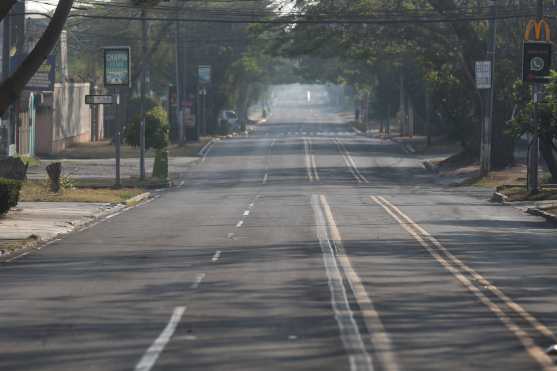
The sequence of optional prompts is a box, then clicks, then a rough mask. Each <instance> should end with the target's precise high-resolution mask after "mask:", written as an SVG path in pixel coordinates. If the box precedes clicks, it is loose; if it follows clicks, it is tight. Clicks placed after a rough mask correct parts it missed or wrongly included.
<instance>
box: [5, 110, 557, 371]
mask: <svg viewBox="0 0 557 371" xmlns="http://www.w3.org/2000/svg"><path fill="white" fill-rule="evenodd" d="M180 184H182V185H181V186H180V187H176V188H173V189H171V190H169V191H167V192H163V193H161V194H160V196H159V197H158V198H156V199H153V200H151V201H149V202H148V203H145V204H142V205H140V206H138V207H135V208H133V209H130V210H128V211H126V212H123V213H121V214H118V215H114V216H111V217H109V218H105V219H103V220H102V221H101V222H100V223H98V224H95V225H92V226H91V227H90V228H87V229H84V230H81V231H79V232H75V233H71V234H69V235H68V236H67V237H65V238H64V239H62V240H60V241H56V242H55V243H52V244H50V245H49V246H48V247H47V248H44V249H42V250H40V251H36V252H34V253H31V254H28V255H26V256H22V257H21V258H19V259H15V260H12V261H11V262H9V263H4V264H2V265H1V266H0V292H1V293H2V301H1V303H2V305H1V306H0V369H1V370H22V371H23V370H26V371H27V370H56V371H70V370H72V371H75V370H103V371H105V370H137V371H139V370H140V371H149V370H242V371H247V370H265V371H271V370H350V371H359V370H365V371H370V370H387V371H398V370H556V369H557V367H556V366H555V361H557V358H556V357H554V356H551V355H547V354H546V353H545V350H546V349H547V348H548V347H550V346H551V345H553V344H555V343H557V339H556V336H555V334H556V333H557V289H556V288H557V269H556V268H555V263H556V262H557V249H556V246H557V232H556V231H555V229H553V228H552V227H551V225H549V224H547V223H546V222H545V221H544V220H543V219H542V218H538V217H534V216H529V215H526V214H524V213H523V212H522V211H521V210H518V209H515V208H513V207H509V206H501V205H495V204H490V203H489V202H488V201H487V200H488V198H489V196H490V192H489V190H486V189H480V188H449V187H442V186H439V185H438V184H437V183H436V182H435V178H434V176H433V175H431V174H429V173H427V172H426V171H425V170H424V169H423V167H422V165H421V161H420V160H419V159H418V158H415V157H413V156H412V155H411V154H407V153H405V152H404V151H403V149H402V148H401V146H400V145H398V144H396V143H393V142H390V141H388V140H383V139H375V138H368V137H364V136H360V135H358V134H357V133H355V132H353V131H352V130H351V129H350V128H349V127H348V126H347V125H346V124H345V123H343V122H342V120H341V118H340V117H339V116H338V115H337V114H336V113H334V112H333V111H330V110H328V109H327V108H326V107H315V106H299V107H277V108H275V109H274V111H273V115H272V117H271V118H270V120H269V121H268V122H267V123H266V124H263V125H260V126H258V127H257V129H256V131H255V132H254V133H252V134H251V135H250V136H248V137H237V138H230V139H226V140H222V141H219V142H216V143H215V144H214V145H213V146H212V147H211V149H210V150H209V151H208V152H207V154H206V157H204V158H203V159H202V160H201V161H200V162H199V164H198V165H197V166H195V167H192V168H190V169H189V170H188V171H187V172H186V173H185V175H184V179H183V183H180Z"/></svg>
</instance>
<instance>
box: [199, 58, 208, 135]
mask: <svg viewBox="0 0 557 371" xmlns="http://www.w3.org/2000/svg"><path fill="white" fill-rule="evenodd" d="M210 84H211V66H207V65H201V66H198V67H197V85H198V95H199V97H200V99H199V105H198V109H197V116H198V129H197V132H198V138H199V135H200V134H201V135H205V134H207V112H206V111H207V87H208V86H209V85H210ZM199 111H201V115H199ZM201 128H202V129H201ZM199 133H200V134H199Z"/></svg>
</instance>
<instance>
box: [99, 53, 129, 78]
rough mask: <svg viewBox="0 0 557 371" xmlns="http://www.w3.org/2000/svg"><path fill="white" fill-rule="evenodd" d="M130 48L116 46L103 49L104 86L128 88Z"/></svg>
mask: <svg viewBox="0 0 557 371" xmlns="http://www.w3.org/2000/svg"><path fill="white" fill-rule="evenodd" d="M130 72H131V60H130V48H129V47H127V46H116V47H106V48H104V85H105V86H115V87H117V86H128V87H129V86H130V83H131V79H130V76H131V73H130Z"/></svg>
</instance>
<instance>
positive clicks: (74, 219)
mask: <svg viewBox="0 0 557 371" xmlns="http://www.w3.org/2000/svg"><path fill="white" fill-rule="evenodd" d="M208 141H209V138H204V140H203V141H200V142H199V143H192V144H188V145H186V146H181V147H178V146H173V147H171V148H169V152H170V153H169V161H168V162H169V163H168V167H169V169H168V170H169V178H170V179H171V180H172V179H177V178H179V177H180V176H181V175H183V173H184V172H186V171H187V169H189V168H190V167H191V166H193V165H194V164H195V163H197V161H199V159H200V157H199V156H198V152H199V149H200V148H201V147H202V146H203V145H205V144H206V143H207V142H208ZM137 152H138V151H137V149H136V148H131V147H129V146H125V148H124V151H123V156H122V157H123V158H122V159H121V167H120V174H121V179H122V182H123V183H124V184H126V182H127V183H130V184H132V183H133V184H135V183H137V178H138V177H139V159H138V158H137V157H136V156H137ZM152 155H153V153H152V151H150V152H149V153H148V154H147V157H146V159H145V168H146V173H147V176H148V177H150V174H151V172H152V169H153V162H154V158H153V157H152ZM66 156H67V157H69V158H65V157H66ZM52 162H61V163H62V175H63V176H68V177H69V178H70V179H71V180H72V181H78V182H76V185H79V187H82V186H86V187H87V188H77V189H75V192H74V193H76V192H77V191H79V192H85V193H87V192H89V193H87V195H84V196H83V197H82V195H81V193H80V194H79V195H73V194H72V192H73V191H72V190H68V191H67V193H66V192H64V194H61V195H62V196H61V197H60V202H44V201H45V200H47V201H52V200H56V197H51V195H48V197H43V196H41V197H39V198H37V199H39V200H40V201H41V202H19V203H18V205H17V207H16V208H14V209H12V210H10V211H9V212H8V213H7V214H6V215H4V216H1V217H0V260H1V259H2V257H3V259H4V260H7V259H8V260H9V259H10V257H7V256H8V255H9V254H10V253H13V252H14V251H17V250H21V249H25V248H31V247H33V246H36V245H38V244H40V243H43V242H45V241H49V240H52V239H55V238H57V237H58V236H60V235H64V234H67V233H69V232H71V231H73V230H75V229H79V228H80V227H83V226H85V225H87V224H89V223H91V222H93V221H95V220H98V219H99V218H103V217H105V216H107V215H109V214H112V213H116V212H118V211H120V210H122V209H124V208H125V207H127V203H130V201H131V203H130V204H135V203H137V202H140V201H141V200H142V199H143V198H142V197H143V196H145V195H148V194H147V193H144V194H142V195H139V196H136V197H133V198H132V199H128V200H127V201H125V200H126V198H128V197H131V196H133V195H135V194H137V193H138V191H139V192H142V190H141V188H137V187H138V186H137V185H135V186H134V187H136V188H130V189H129V190H128V189H124V190H122V191H125V192H124V193H126V192H127V193H130V195H129V196H123V197H124V198H121V199H120V198H117V199H116V200H112V199H111V198H106V197H101V196H103V195H97V194H95V195H90V193H94V192H97V193H99V192H102V191H105V190H106V192H109V191H111V192H112V191H113V190H110V189H109V188H102V189H98V190H96V188H95V187H110V186H111V185H112V184H113V181H112V180H113V179H114V177H115V159H114V158H113V148H112V146H111V144H110V143H107V142H100V143H86V144H82V145H78V146H74V147H72V148H69V149H68V150H67V151H66V152H64V153H61V154H59V155H57V156H51V157H49V158H45V159H41V160H39V161H37V162H35V163H32V164H31V165H30V166H29V168H28V172H27V178H28V179H29V180H30V181H31V182H29V187H30V188H29V190H30V191H29V192H31V191H32V190H34V188H33V187H37V186H38V184H42V183H44V182H40V181H42V180H45V179H47V178H48V175H47V173H46V167H47V166H48V165H49V164H50V163H52ZM41 187H44V185H42V186H41ZM143 188H145V187H143ZM114 192H115V191H114ZM41 194H42V193H41ZM54 196H58V194H54ZM78 196H79V197H78ZM85 196H86V197H85ZM93 196H94V197H93ZM107 197H109V196H107ZM119 197H120V196H119ZM33 199H34V197H30V198H29V200H33ZM77 200H79V201H81V200H83V201H97V202H67V201H77ZM100 200H102V201H103V202H104V201H105V200H107V201H108V200H111V201H108V202H113V201H114V203H99V201H100ZM10 256H11V255H10Z"/></svg>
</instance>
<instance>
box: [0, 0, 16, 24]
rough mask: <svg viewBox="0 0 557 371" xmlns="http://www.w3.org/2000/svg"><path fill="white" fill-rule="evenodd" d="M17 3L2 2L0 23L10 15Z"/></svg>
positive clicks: (11, 1)
mask: <svg viewBox="0 0 557 371" xmlns="http://www.w3.org/2000/svg"><path fill="white" fill-rule="evenodd" d="M15 3H17V0H2V3H1V4H0V21H1V20H2V19H4V18H5V17H6V16H7V15H8V13H9V12H10V9H11V8H12V7H13V6H14V5H15Z"/></svg>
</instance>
